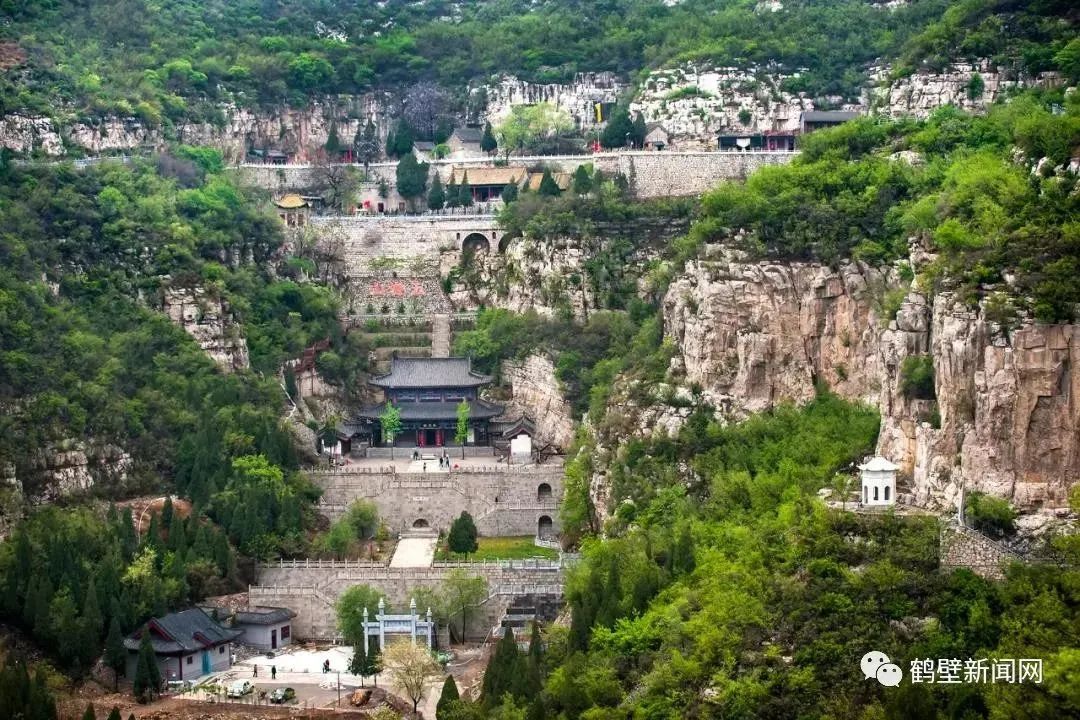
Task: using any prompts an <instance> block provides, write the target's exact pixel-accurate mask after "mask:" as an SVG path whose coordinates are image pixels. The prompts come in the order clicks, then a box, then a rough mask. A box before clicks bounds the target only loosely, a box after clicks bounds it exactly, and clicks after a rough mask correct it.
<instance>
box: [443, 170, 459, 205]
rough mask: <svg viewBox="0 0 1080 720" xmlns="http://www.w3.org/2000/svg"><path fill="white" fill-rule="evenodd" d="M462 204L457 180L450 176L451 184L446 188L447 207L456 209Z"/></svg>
mask: <svg viewBox="0 0 1080 720" xmlns="http://www.w3.org/2000/svg"><path fill="white" fill-rule="evenodd" d="M460 204H461V196H460V195H459V194H458V186H457V179H456V178H455V177H454V176H453V175H450V182H449V184H447V186H446V207H448V208H456V207H457V206H458V205H460Z"/></svg>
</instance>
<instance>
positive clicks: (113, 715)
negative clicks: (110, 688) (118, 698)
mask: <svg viewBox="0 0 1080 720" xmlns="http://www.w3.org/2000/svg"><path fill="white" fill-rule="evenodd" d="M107 720H123V719H122V718H121V717H120V708H118V707H116V706H115V705H113V709H112V710H110V711H109V717H108V718H107Z"/></svg>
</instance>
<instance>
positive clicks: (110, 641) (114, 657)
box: [105, 611, 127, 692]
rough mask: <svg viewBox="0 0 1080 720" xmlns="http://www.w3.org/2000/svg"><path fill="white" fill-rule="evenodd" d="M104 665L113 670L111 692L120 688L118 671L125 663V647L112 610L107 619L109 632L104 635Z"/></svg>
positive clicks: (121, 670) (116, 616)
mask: <svg viewBox="0 0 1080 720" xmlns="http://www.w3.org/2000/svg"><path fill="white" fill-rule="evenodd" d="M105 665H106V666H108V667H109V669H110V670H112V671H113V692H116V690H118V689H119V688H120V673H121V672H123V671H124V668H125V666H126V665H127V648H125V647H124V636H123V634H121V632H120V618H119V616H118V615H117V613H116V612H115V611H114V613H113V616H112V619H111V620H110V621H109V633H108V634H107V635H106V636H105Z"/></svg>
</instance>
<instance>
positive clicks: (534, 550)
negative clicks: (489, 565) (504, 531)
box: [435, 535, 559, 562]
mask: <svg viewBox="0 0 1080 720" xmlns="http://www.w3.org/2000/svg"><path fill="white" fill-rule="evenodd" d="M477 544H478V545H479V547H478V548H477V550H476V552H474V553H473V554H471V555H469V556H468V558H466V557H465V556H464V555H461V554H458V553H451V552H450V551H449V550H447V549H446V544H445V543H442V544H440V545H439V549H438V550H437V551H436V553H435V559H436V560H442V561H446V560H466V559H468V560H471V561H473V562H482V561H484V560H525V559H527V558H543V559H545V560H558V559H559V553H558V551H557V550H552V549H550V548H542V547H536V546H535V545H533V537H532V535H525V536H522V537H481V538H477Z"/></svg>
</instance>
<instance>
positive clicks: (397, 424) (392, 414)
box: [379, 400, 401, 459]
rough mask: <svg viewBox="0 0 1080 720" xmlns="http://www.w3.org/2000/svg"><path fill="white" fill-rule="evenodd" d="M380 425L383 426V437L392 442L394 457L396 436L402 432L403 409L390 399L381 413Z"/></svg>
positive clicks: (392, 454)
mask: <svg viewBox="0 0 1080 720" xmlns="http://www.w3.org/2000/svg"><path fill="white" fill-rule="evenodd" d="M379 426H380V427H381V428H382V432H383V437H384V438H386V441H387V442H389V443H390V458H391V459H393V457H394V438H395V437H397V434H398V433H400V432H401V410H399V409H398V408H397V406H395V405H394V404H393V403H391V402H390V401H389V400H388V401H387V402H386V408H385V409H384V410H383V411H382V414H381V415H379Z"/></svg>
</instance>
